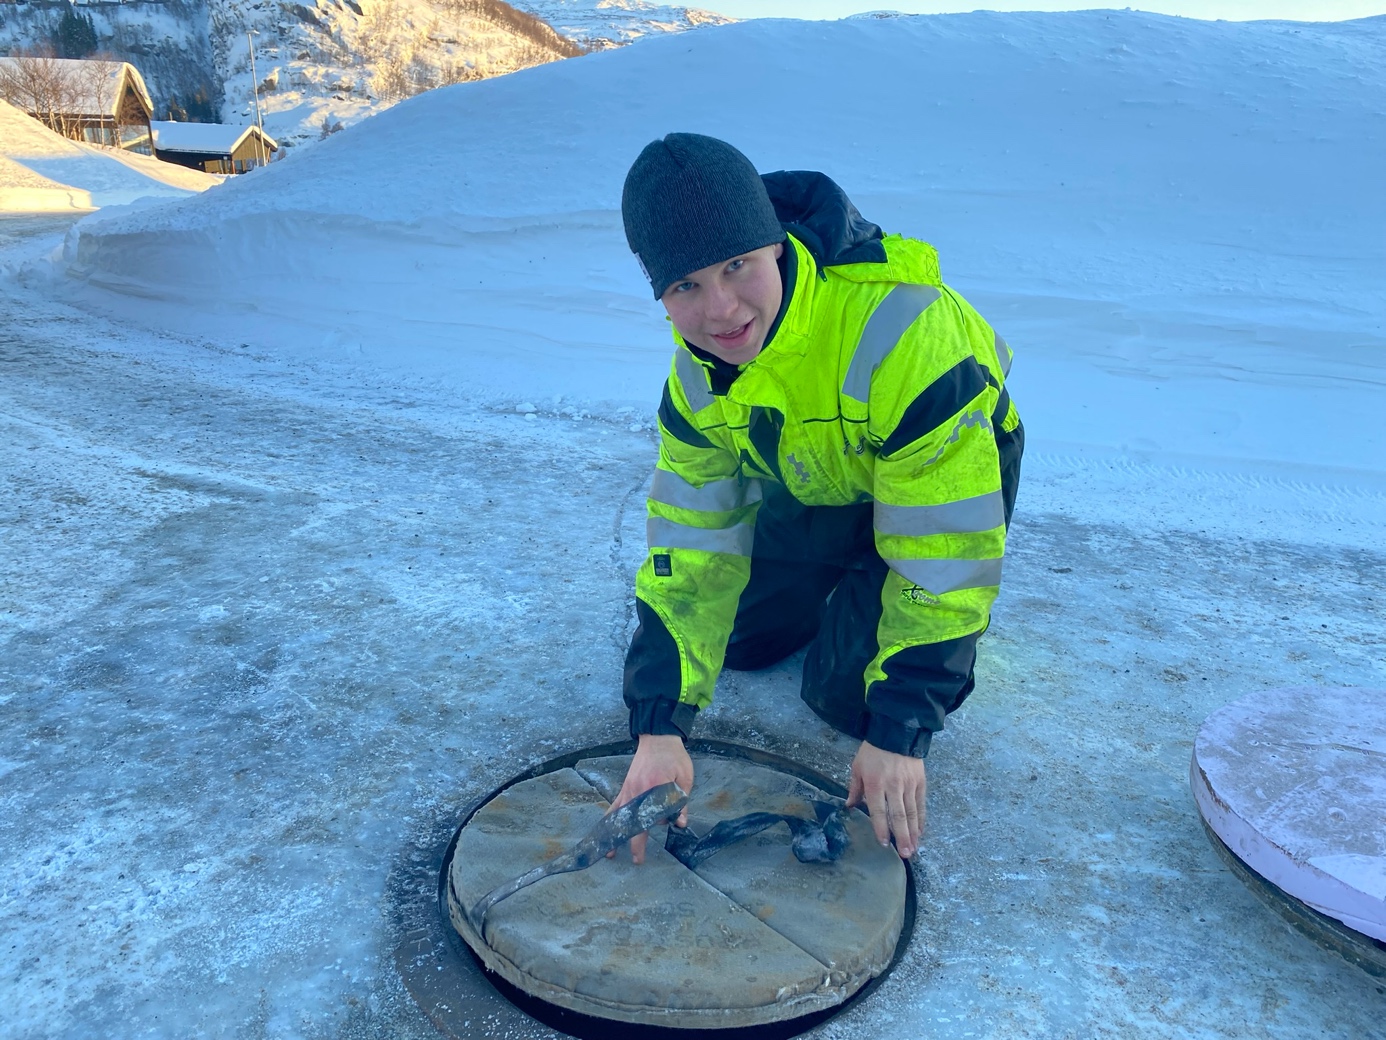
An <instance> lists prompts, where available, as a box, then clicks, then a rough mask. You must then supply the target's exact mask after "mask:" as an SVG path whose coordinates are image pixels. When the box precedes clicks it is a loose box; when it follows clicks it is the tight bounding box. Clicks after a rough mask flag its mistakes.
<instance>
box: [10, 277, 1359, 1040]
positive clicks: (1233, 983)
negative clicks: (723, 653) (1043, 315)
mask: <svg viewBox="0 0 1386 1040" xmlns="http://www.w3.org/2000/svg"><path fill="white" fill-rule="evenodd" d="M0 315H3V320H0V445H3V450H0V479H3V482H4V483H3V493H0V717H3V723H4V724H3V726H0V930H2V931H3V935H4V939H3V943H4V947H5V950H6V956H5V957H4V959H3V965H0V1034H3V1035H4V1036H6V1037H14V1038H38V1037H69V1036H70V1037H84V1038H90V1037H98V1036H112V1037H122V1038H134V1037H192V1036H224V1037H244V1038H259V1037H276V1038H278V1037H296V1036H302V1037H404V1038H420V1040H422V1038H424V1037H431V1036H433V1035H435V1034H434V1033H433V1032H432V1029H431V1027H430V1026H429V1025H428V1023H427V1021H426V1020H425V1019H424V1018H423V1016H422V1015H421V1014H420V1013H419V1012H418V1011H417V1009H416V1008H414V1006H413V1005H412V1004H411V1003H410V1001H409V998H408V997H407V995H405V994H404V991H403V989H402V987H401V985H400V984H399V982H398V980H397V978H396V976H395V974H394V966H393V962H392V960H391V956H390V951H391V949H392V943H393V941H394V939H395V938H396V936H395V935H394V933H393V927H394V925H393V922H392V907H391V906H390V903H389V899H388V898H387V894H386V893H387V886H386V881H387V877H388V876H389V875H390V872H391V871H392V870H393V869H395V867H396V865H397V864H398V863H399V862H401V861H402V859H404V858H405V857H407V855H408V854H409V852H410V850H411V849H414V848H418V847H427V846H430V845H432V844H433V843H436V841H437V840H438V836H439V835H440V834H445V833H446V832H447V831H448V830H450V829H451V827H452V826H453V825H454V823H455V820H456V817H457V814H458V813H459V812H460V811H461V809H462V807H464V806H466V805H467V804H469V803H470V802H471V801H472V800H473V799H475V798H476V797H478V796H480V795H481V794H482V793H484V792H486V791H487V790H489V789H491V788H492V787H494V786H496V785H497V784H499V783H500V782H501V781H503V780H504V779H505V778H507V777H508V776H510V775H512V774H514V773H515V772H517V771H519V770H520V769H521V768H523V767H524V766H526V765H528V764H530V763H533V762H536V761H539V760H542V759H545V758H549V757H552V756H553V755H554V754H556V753H557V752H558V751H559V750H566V749H570V748H576V747H581V746H584V745H590V744H596V743H599V742H602V741H606V740H613V739H619V738H620V737H621V736H622V735H623V730H624V725H625V722H624V711H623V709H622V707H621V704H620V697H619V688H620V670H621V660H622V650H623V648H624V643H625V640H626V638H627V635H628V629H629V625H630V617H631V605H630V584H631V574H632V572H633V569H634V567H635V566H636V564H637V562H638V560H639V559H640V557H641V556H642V555H643V534H642V528H643V503H642V500H641V494H640V492H641V488H642V486H643V482H644V481H645V479H646V477H647V476H648V472H649V470H650V468H651V466H652V464H653V459H654V446H653V441H652V434H651V433H650V432H649V430H648V428H646V429H642V430H634V431H633V430H631V429H629V428H628V427H629V426H631V425H632V424H631V423H630V421H629V419H626V420H623V421H619V422H617V421H603V420H598V419H594V418H591V417H583V416H581V415H578V416H577V417H571V416H562V415H559V414H554V410H553V409H548V410H547V411H546V412H544V413H543V414H540V415H538V416H536V417H534V418H529V419H527V418H524V417H521V416H518V415H514V414H502V413H499V412H493V411H487V410H484V409H480V408H477V407H475V406H472V405H467V404H465V403H463V402H459V401H457V400H456V399H453V398H449V397H448V396H447V393H446V392H445V391H442V390H438V391H436V392H434V391H430V390H429V389H428V388H427V387H404V386H401V385H384V384H382V385H378V386H364V385H361V384H360V382H359V381H353V380H349V379H346V378H338V376H336V375H334V373H333V372H332V371H330V370H324V369H321V368H318V369H315V368H312V367H309V366H307V365H299V366H294V365H288V364H285V363H283V362H281V361H277V360H275V359H273V358H269V357H262V356H257V355H256V352H255V351H254V349H253V348H250V347H241V346H238V345H237V344H236V342H234V336H232V337H231V341H229V342H227V343H225V344H221V345H210V344H204V343H188V342H182V341H177V340H172V339H160V338H158V337H151V336H149V335H148V334H144V333H140V334H131V333H126V332H124V331H122V330H121V329H119V328H118V327H116V326H113V325H111V324H110V323H108V322H105V321H103V320H101V319H98V318H93V317H90V316H88V315H85V314H82V313H79V312H77V311H73V310H70V309H67V308H65V307H63V306H61V305H58V304H55V303H51V302H48V301H47V299H46V298H45V297H44V296H42V295H40V294H39V293H37V292H35V291H33V290H29V289H24V288H21V287H19V286H17V285H15V284H13V283H9V282H5V283H0ZM652 405H653V402H652ZM1022 405H1023V402H1022ZM635 425H639V424H635ZM645 426H646V427H648V420H645ZM1181 480H1183V481H1186V482H1187V484H1188V486H1190V487H1195V486H1196V487H1197V488H1198V489H1199V490H1198V493H1197V495H1196V496H1195V497H1198V498H1199V500H1200V501H1204V500H1206V501H1210V502H1214V503H1217V502H1221V503H1223V506H1224V508H1225V509H1226V510H1227V511H1235V509H1236V503H1237V501H1238V497H1239V496H1242V495H1244V494H1248V493H1249V492H1248V489H1249V488H1251V489H1255V488H1259V489H1260V491H1258V492H1257V493H1258V494H1261V492H1264V490H1265V487H1266V486H1267V485H1266V484H1265V483H1264V481H1259V482H1258V481H1257V480H1251V479H1249V478H1247V479H1243V478H1238V477H1226V478H1224V477H1218V476H1215V475H1213V476H1210V475H1207V474H1184V475H1183V476H1179V475H1176V474H1172V473H1171V472H1165V471H1160V470H1157V469H1154V468H1145V467H1142V466H1128V467H1124V468H1123V467H1111V466H1108V467H1105V468H1104V467H1103V466H1101V465H1098V464H1096V463H1082V462H1075V461H1074V460H1072V459H1058V458H1052V459H1051V458H1046V457H1044V456H1043V455H1040V454H1036V455H1035V456H1034V457H1033V458H1032V459H1030V460H1027V477H1026V484H1025V485H1024V486H1023V487H1022V491H1021V504H1020V511H1019V514H1018V520H1017V524H1016V527H1015V530H1014V532H1013V549H1012V553H1011V557H1010V559H1009V562H1008V565H1007V581H1006V586H1005V587H1004V588H1003V591H1002V599H1001V602H1000V605H999V608H998V610H997V612H996V617H995V621H994V624H993V628H992V632H991V634H990V635H989V636H988V637H987V638H986V639H985V640H984V643H983V654H982V662H981V665H980V668H979V674H980V685H979V689H978V692H977V693H976V694H975V695H974V696H973V698H972V700H971V701H970V702H969V704H968V705H967V706H966V707H965V708H964V709H963V710H962V711H961V712H959V713H958V714H957V715H956V716H955V717H954V719H953V720H952V723H951V725H950V728H949V730H948V732H947V733H946V734H945V735H944V736H942V737H941V738H940V739H939V740H938V741H937V742H936V743H935V750H934V752H933V753H932V755H931V756H930V759H929V766H930V774H929V778H930V788H931V800H930V824H929V836H928V841H927V842H926V846H925V848H924V851H923V854H922V856H921V858H920V860H919V862H918V863H917V867H916V869H917V871H918V875H917V878H918V881H919V884H920V892H921V906H920V918H919V924H918V927H917V930H916V932H915V942H914V945H913V946H912V948H911V950H910V952H909V954H908V956H907V958H906V960H905V961H904V962H903V963H902V965H901V966H900V967H899V968H898V970H897V971H896V973H895V974H894V975H893V976H892V978H891V979H890V980H889V981H888V982H887V984H886V985H885V986H884V987H882V988H881V989H880V990H879V992H878V993H877V994H876V995H875V996H874V997H873V998H872V999H871V1000H870V1001H868V1002H867V1003H866V1004H865V1005H864V1006H862V1007H859V1008H857V1009H856V1010H854V1011H853V1012H852V1013H850V1014H848V1015H847V1016H844V1017H843V1018H841V1019H839V1020H837V1021H835V1022H833V1023H830V1024H829V1025H827V1026H825V1027H824V1028H823V1029H822V1030H821V1033H820V1035H822V1036H824V1037H832V1038H847V1037H852V1038H863V1040H865V1038H875V1037H879V1036H884V1035H898V1036H902V1037H903V1036H912V1037H924V1036H927V1037H939V1038H953V1037H993V1038H998V1040H999V1038H1006V1040H1010V1038H1019V1037H1043V1038H1060V1037H1073V1038H1089V1037H1130V1036H1141V1037H1170V1038H1175V1037H1181V1038H1182V1037H1218V1038H1222V1037H1229V1038H1230V1037H1253V1036H1254V1037H1275V1038H1285V1040H1292V1038H1293V1040H1300V1038H1302V1037H1307V1036H1315V1037H1337V1038H1342V1040H1369V1038H1373V1037H1380V1036H1383V1035H1386V1032H1384V1031H1383V1027H1382V1024H1381V1023H1382V1022H1383V1021H1386V996H1383V990H1382V988H1381V987H1380V985H1379V984H1378V982H1377V981H1375V980H1373V979H1371V978H1369V977H1368V976H1367V975H1366V974H1364V973H1362V972H1361V971H1359V970H1357V969H1355V968H1353V967H1351V966H1349V965H1347V964H1346V963H1344V962H1343V961H1341V960H1339V959H1338V958H1337V957H1336V956H1335V955H1333V954H1330V953H1327V952H1323V951H1321V950H1319V949H1318V948H1316V947H1315V946H1314V945H1313V944H1312V943H1310V942H1309V941H1308V940H1306V939H1304V938H1303V937H1301V936H1300V935H1299V934H1298V933H1296V932H1294V931H1292V930H1290V929H1289V928H1288V926H1286V925H1285V924H1284V923H1282V921H1281V920H1280V918H1279V917H1277V916H1275V915H1274V914H1272V913H1271V912H1269V911H1268V910H1266V909H1265V908H1264V907H1263V906H1262V905H1261V904H1260V903H1259V902H1258V901H1257V900H1256V899H1255V898H1254V897H1253V896H1252V895H1251V894H1250V893H1249V892H1248V891H1247V890H1246V889H1245V888H1244V887H1243V885H1242V883H1241V882H1240V881H1238V880H1237V879H1236V878H1235V877H1234V876H1233V875H1231V874H1230V873H1229V872H1228V871H1227V870H1226V869H1225V868H1224V867H1223V866H1222V864H1221V863H1220V861H1219V860H1218V859H1217V857H1216V856H1215V854H1214V852H1213V851H1212V849H1211V848H1210V847H1209V846H1208V843H1207V841H1206V839H1205V838H1204V836H1203V834H1202V832H1201V830H1200V827H1199V823H1198V818H1197V814H1196V812H1195V810H1194V807H1193V803H1192V800H1191V798H1190V795H1189V792H1188V788H1187V767H1188V760H1189V753H1190V749H1191V747H1192V742H1193V738H1194V734H1195V731H1196V730H1197V727H1198V724H1199V723H1200V721H1201V720H1202V719H1203V718H1204V717H1205V716H1206V715H1207V714H1208V713H1209V712H1210V711H1212V710H1213V709H1214V708H1216V707H1218V706H1220V705H1222V704H1225V703H1227V702H1228V701H1230V700H1232V699H1234V698H1235V697H1237V696H1239V695H1241V694H1242V693H1244V692H1246V691H1248V690H1250V689H1254V688H1258V687H1262V686H1270V685H1290V684H1315V683H1321V684H1329V685H1363V686H1382V685H1386V664H1383V658H1384V657H1386V637H1384V636H1383V623H1382V617H1383V610H1382V598H1383V580H1382V575H1383V574H1386V556H1384V555H1383V554H1382V552H1381V551H1380V549H1379V548H1377V549H1375V550H1374V549H1372V548H1370V546H1373V545H1375V546H1378V547H1379V546H1380V545H1381V544H1383V541H1386V540H1383V538H1382V526H1383V524H1386V519H1384V518H1386V509H1384V508H1382V506H1383V503H1386V499H1383V497H1382V495H1381V492H1380V490H1379V489H1375V490H1373V489H1365V490H1353V489H1351V488H1348V489H1339V490H1338V491H1335V492H1332V493H1330V492H1329V491H1326V490H1319V489H1315V488H1312V487H1309V488H1306V487H1303V486H1299V485H1296V486H1294V487H1290V486H1289V485H1287V486H1286V488H1285V489H1283V490H1284V494H1283V495H1279V497H1278V499H1277V500H1278V501H1279V502H1280V503H1281V505H1280V506H1279V507H1278V508H1281V509H1286V510H1288V509H1295V508H1298V507H1296V506H1295V505H1294V503H1295V502H1301V503H1307V505H1305V507H1304V508H1305V509H1311V510H1312V509H1318V510H1320V513H1321V515H1322V517H1324V518H1326V519H1324V520H1323V522H1322V524H1320V527H1321V528H1322V530H1323V531H1324V532H1330V530H1331V531H1332V532H1335V533H1332V534H1331V536H1330V534H1328V533H1326V534H1325V536H1324V538H1322V539H1313V540H1311V539H1308V538H1304V537H1301V536H1300V535H1298V534H1297V535H1296V536H1295V537H1294V538H1285V539H1284V540H1275V539H1272V538H1268V537H1266V536H1265V535H1264V534H1253V533H1252V532H1253V531H1255V530H1260V531H1264V530H1267V529H1268V528H1267V527H1265V526H1261V527H1260V528H1256V527H1254V526H1252V524H1253V521H1252V519H1250V518H1248V519H1246V521H1245V524H1242V525H1241V526H1239V525H1238V523H1230V522H1225V523H1222V524H1218V523H1209V524H1206V525H1203V526H1202V527H1200V526H1199V525H1198V524H1197V523H1195V522H1185V523H1180V524H1178V525H1172V526H1166V525H1164V524H1163V523H1162V522H1161V517H1162V515H1163V514H1162V512H1161V510H1162V509H1163V508H1164V504H1165V503H1168V502H1169V501H1170V500H1171V499H1172V498H1180V497H1182V496H1181V493H1180V492H1179V490H1178V486H1177V485H1179V481H1181ZM1172 482H1173V483H1174V484H1175V485H1176V488H1175V490H1174V491H1171V483H1172ZM1089 491H1090V492H1091V493H1088V492H1089ZM1190 494H1192V492H1190ZM1296 496H1298V497H1296ZM1262 497H1265V496H1264V495H1262ZM1272 497H1275V496H1272ZM1117 498H1119V499H1120V502H1119V503H1117V504H1115V505H1112V506H1111V508H1108V504H1109V503H1110V502H1113V501H1115V499H1117ZM1286 503H1289V504H1288V505H1287V504H1286ZM1301 514H1302V516H1309V519H1308V520H1304V522H1303V523H1301V524H1300V527H1299V529H1300V530H1304V529H1309V528H1312V527H1313V526H1314V525H1315V524H1316V523H1318V521H1316V520H1314V517H1315V516H1319V515H1320V514H1319V513H1314V514H1312V515H1311V514H1308V513H1303V511H1301ZM1344 516H1347V517H1348V520H1347V521H1344V522H1343V523H1342V524H1339V525H1338V526H1337V527H1334V526H1333V521H1334V518H1338V519H1341V518H1342V517H1344ZM1373 517H1375V518H1376V519H1375V520H1373V519H1372V518H1373ZM1137 518H1143V519H1137ZM1311 521H1313V522H1311ZM797 666H798V661H797V659H796V660H791V661H790V662H788V663H787V664H786V665H784V666H782V667H778V668H775V669H771V670H769V671H767V672H764V673H759V674H755V675H729V676H726V677H724V680H723V683H722V686H721V690H720V694H719V697H720V699H719V702H718V704H717V705H716V706H715V707H714V708H713V709H712V710H711V711H709V712H708V713H706V715H705V719H704V722H703V725H702V735H705V736H710V737H717V738H722V739H732V740H739V741H742V742H746V743H751V744H755V745H758V746H762V747H767V748H769V749H771V750H775V751H778V752H781V753H784V754H788V755H790V756H793V757H799V758H802V759H803V760H805V761H807V762H810V763H812V764H813V765H815V766H817V767H818V768H822V769H824V770H825V771H833V772H839V773H843V772H845V770H846V766H847V763H848V761H849V760H850V756H851V753H852V751H853V748H852V747H851V746H850V745H849V744H848V742H846V741H845V740H842V739H839V738H837V737H835V736H834V735H833V734H831V733H830V732H828V731H826V730H825V729H824V728H823V727H822V726H821V725H820V724H818V723H817V722H816V720H815V719H814V718H813V717H812V716H811V715H810V713H809V712H808V711H807V709H803V708H801V707H800V706H799V704H798V701H797V698H796V694H797ZM597 869H600V868H597ZM478 1028H479V1032H478V1033H477V1035H478V1036H485V1035H489V1034H488V1033H487V1032H486V1029H485V1027H484V1025H483V1026H480V1027H478ZM531 1035H532V1036H533V1037H536V1038H537V1037H543V1036H549V1035H552V1034H549V1033H548V1032H547V1031H546V1030H545V1029H543V1028H542V1027H539V1026H537V1025H536V1026H535V1028H534V1030H533V1033H532V1034H531Z"/></svg>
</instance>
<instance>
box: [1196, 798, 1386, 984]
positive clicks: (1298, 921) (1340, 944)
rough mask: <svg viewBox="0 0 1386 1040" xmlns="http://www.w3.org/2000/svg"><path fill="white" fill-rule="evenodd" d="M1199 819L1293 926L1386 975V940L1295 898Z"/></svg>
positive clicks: (1234, 867)
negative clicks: (1249, 864) (1373, 936)
mask: <svg viewBox="0 0 1386 1040" xmlns="http://www.w3.org/2000/svg"><path fill="white" fill-rule="evenodd" d="M1199 822H1200V823H1201V824H1203V831H1204V833H1205V834H1207V835H1208V840H1209V841H1210V842H1212V844H1213V850H1214V851H1215V852H1217V854H1218V857H1219V858H1220V859H1221V860H1222V861H1223V862H1224V863H1226V864H1227V866H1228V867H1229V868H1230V869H1231V871H1232V873H1234V874H1236V875H1237V877H1239V878H1240V879H1241V880H1242V883H1243V884H1245V885H1246V887H1247V888H1249V889H1251V891H1252V892H1253V893H1254V894H1255V895H1256V897H1257V898H1258V899H1260V900H1261V901H1262V902H1263V903H1265V904H1266V905H1267V906H1269V907H1270V908H1271V909H1272V910H1274V911H1275V912H1276V913H1277V914H1279V915H1280V916H1281V917H1283V918H1284V919H1285V920H1286V921H1288V922H1289V923H1290V924H1291V925H1292V926H1294V928H1295V930H1296V931H1298V932H1299V933H1300V934H1301V935H1303V936H1305V937H1306V938H1307V939H1309V940H1310V941H1311V942H1313V943H1315V944H1316V945H1318V946H1321V947H1323V948H1325V949H1329V950H1332V951H1333V952H1334V953H1336V954H1338V955H1339V956H1340V957H1342V958H1343V959H1344V960H1346V961H1347V962H1349V963H1350V964H1355V965H1356V966H1357V967H1359V968H1361V969H1362V970H1363V971H1365V972H1366V973H1367V974H1368V975H1372V976H1374V977H1375V978H1378V979H1386V943H1382V942H1379V941H1377V940H1376V939H1373V938H1372V937H1371V936H1370V935H1363V934H1362V933H1361V932H1358V931H1354V930H1353V929H1351V928H1349V927H1348V926H1347V925H1345V924H1343V923H1342V922H1341V921H1336V920H1334V919H1333V918H1331V917H1329V916H1328V915H1327V914H1321V913H1319V912H1318V911H1317V910H1315V909H1314V908H1313V907H1312V906H1310V905H1309V904H1308V903H1305V902H1303V901H1302V900H1299V899H1296V898H1295V897H1294V896H1292V895H1289V894H1288V893H1287V892H1285V891H1284V890H1283V889H1281V888H1280V887H1278V886H1277V885H1275V884H1273V883H1272V882H1270V881H1267V880H1266V879H1265V878H1264V877H1262V876H1261V875H1260V874H1258V873H1257V872H1256V871H1255V870H1253V869H1252V868H1251V867H1249V866H1248V865H1247V864H1246V863H1245V862H1244V861H1243V860H1242V859H1241V857H1239V856H1238V855H1237V854H1236V853H1235V852H1233V851H1232V850H1231V849H1230V848H1228V847H1227V843H1226V842H1224V841H1223V840H1222V839H1221V838H1220V837H1218V835H1217V832H1216V831H1214V830H1213V828H1212V827H1210V826H1209V825H1208V821H1207V820H1205V819H1203V818H1202V816H1200V817H1199Z"/></svg>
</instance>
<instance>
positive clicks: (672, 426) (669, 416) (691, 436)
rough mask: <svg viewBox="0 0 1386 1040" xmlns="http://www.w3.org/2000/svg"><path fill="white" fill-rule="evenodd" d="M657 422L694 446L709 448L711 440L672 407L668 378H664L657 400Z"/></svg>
mask: <svg viewBox="0 0 1386 1040" xmlns="http://www.w3.org/2000/svg"><path fill="white" fill-rule="evenodd" d="M659 422H660V425H662V426H663V427H664V428H665V429H666V430H668V431H669V433H670V434H672V435H673V436H675V437H677V438H678V439H679V440H681V441H683V443H684V444H688V445H691V446H692V447H694V448H711V447H712V442H711V441H710V440H708V439H707V438H706V437H704V436H703V435H702V434H701V433H699V432H698V430H697V428H696V427H694V425H693V424H692V423H691V422H689V421H688V420H687V419H685V418H684V417H683V413H682V412H681V411H679V410H678V409H677V408H675V407H674V401H673V398H671V397H670V396H669V380H667V379H666V380H664V396H663V397H661V398H660V400H659Z"/></svg>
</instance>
